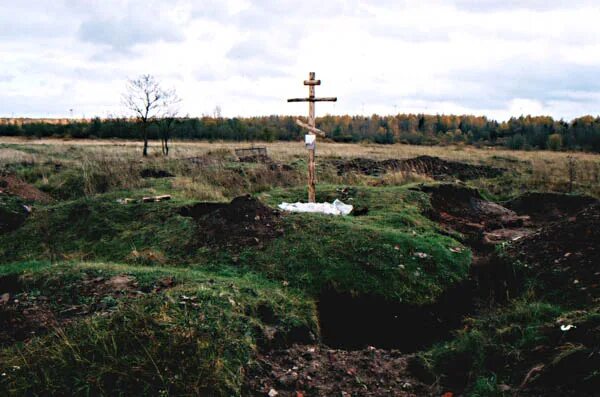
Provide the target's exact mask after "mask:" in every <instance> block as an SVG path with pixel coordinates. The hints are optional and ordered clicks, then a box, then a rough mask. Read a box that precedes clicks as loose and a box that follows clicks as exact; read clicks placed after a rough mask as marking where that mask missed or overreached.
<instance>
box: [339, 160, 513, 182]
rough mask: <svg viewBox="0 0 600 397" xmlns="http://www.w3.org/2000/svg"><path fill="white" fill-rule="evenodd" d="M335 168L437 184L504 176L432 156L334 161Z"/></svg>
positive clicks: (493, 170)
mask: <svg viewBox="0 0 600 397" xmlns="http://www.w3.org/2000/svg"><path fill="white" fill-rule="evenodd" d="M333 164H334V165H335V167H336V168H337V172H338V174H339V175H344V174H347V173H350V172H355V173H360V174H363V175H370V176H379V175H382V174H384V173H386V172H389V171H396V172H412V173H416V174H421V175H426V176H428V177H430V178H433V179H435V180H454V179H459V180H463V181H465V180H469V179H477V178H495V177H497V176H500V175H502V174H503V173H504V172H505V170H503V169H500V168H494V167H490V166H487V165H475V164H467V163H461V162H456V161H448V160H442V159H440V158H438V157H432V156H418V157H415V158H412V159H407V160H399V159H387V160H381V161H378V160H372V159H367V158H360V157H359V158H354V159H351V160H335V161H334V162H333Z"/></svg>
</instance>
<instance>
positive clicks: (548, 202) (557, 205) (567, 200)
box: [504, 192, 598, 222]
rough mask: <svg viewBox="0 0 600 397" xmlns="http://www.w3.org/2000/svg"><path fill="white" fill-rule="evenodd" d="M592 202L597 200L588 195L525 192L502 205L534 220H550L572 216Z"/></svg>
mask: <svg viewBox="0 0 600 397" xmlns="http://www.w3.org/2000/svg"><path fill="white" fill-rule="evenodd" d="M594 203H598V200H597V199H595V198H593V197H590V196H580V195H571V194H564V193H537V192H527V193H525V194H523V195H521V196H519V197H517V198H515V199H512V200H510V201H508V202H506V203H505V204H504V205H505V206H506V207H507V208H510V209H511V210H513V211H515V212H516V213H517V214H521V215H529V216H530V217H531V219H532V220H533V221H535V222H552V221H557V220H560V219H563V218H565V217H569V216H573V215H575V214H577V213H578V212H579V211H581V210H583V209H584V208H586V207H589V206H590V205H592V204H594Z"/></svg>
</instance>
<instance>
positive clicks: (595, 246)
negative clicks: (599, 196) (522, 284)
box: [506, 204, 600, 302]
mask: <svg viewBox="0 0 600 397" xmlns="http://www.w3.org/2000/svg"><path fill="white" fill-rule="evenodd" d="M506 255H507V256H508V257H509V258H510V259H511V260H515V259H516V260H519V261H521V262H523V263H525V264H527V273H530V275H529V276H530V277H533V278H535V279H536V281H537V282H539V283H541V285H540V286H541V287H542V290H543V291H544V292H545V293H547V294H548V296H549V297H555V299H556V300H557V301H559V302H573V301H577V302H581V301H583V302H593V301H595V300H597V299H598V298H599V297H600V294H599V293H600V204H593V205H591V206H590V207H588V208H586V209H585V210H583V211H581V212H579V213H578V214H577V215H576V216H573V217H569V218H566V219H563V220H561V221H558V222H555V223H552V224H550V225H548V226H546V227H544V228H542V229H540V230H539V231H538V232H536V233H533V234H531V235H529V236H527V237H524V238H522V239H520V240H519V241H516V242H514V243H513V244H511V245H510V246H509V247H507V249H506Z"/></svg>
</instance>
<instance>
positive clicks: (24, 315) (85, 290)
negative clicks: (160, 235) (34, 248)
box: [0, 275, 174, 346]
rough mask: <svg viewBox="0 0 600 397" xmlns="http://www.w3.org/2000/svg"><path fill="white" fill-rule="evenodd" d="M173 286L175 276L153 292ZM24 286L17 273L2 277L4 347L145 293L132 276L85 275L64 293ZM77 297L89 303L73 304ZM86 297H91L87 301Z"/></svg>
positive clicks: (0, 337)
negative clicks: (48, 292) (119, 300)
mask: <svg viewBox="0 0 600 397" xmlns="http://www.w3.org/2000/svg"><path fill="white" fill-rule="evenodd" d="M173 285H174V282H173V279H172V278H165V279H163V280H160V281H158V282H157V283H156V285H155V286H154V287H153V289H152V291H149V292H158V291H160V290H162V289H165V288H170V287H172V286H173ZM23 289H24V288H23V286H22V281H21V280H19V278H18V277H17V276H14V275H9V276H4V277H0V346H7V345H11V344H13V343H15V342H21V341H27V340H29V339H31V338H33V337H34V336H38V335H41V334H44V333H47V332H48V331H50V330H52V329H55V328H56V327H61V326H64V325H66V324H68V323H70V322H72V321H74V320H76V319H78V318H83V317H85V316H89V315H91V314H97V315H107V314H109V313H110V312H111V311H112V308H113V306H114V304H115V303H116V300H118V299H123V298H135V297H138V296H141V295H143V294H144V292H142V291H140V290H139V288H138V284H137V282H136V280H135V279H134V278H133V277H131V276H128V275H116V276H113V277H108V278H105V277H94V278H90V277H84V278H83V279H81V280H78V281H77V282H75V285H74V286H69V291H70V294H68V295H61V293H62V292H64V291H56V292H55V295H49V296H46V295H42V294H39V293H37V292H35V291H30V292H26V291H23ZM73 297H75V298H76V301H77V302H82V301H85V302H86V303H73V299H72V298H73ZM82 297H86V298H88V299H85V300H83V299H81V298H82Z"/></svg>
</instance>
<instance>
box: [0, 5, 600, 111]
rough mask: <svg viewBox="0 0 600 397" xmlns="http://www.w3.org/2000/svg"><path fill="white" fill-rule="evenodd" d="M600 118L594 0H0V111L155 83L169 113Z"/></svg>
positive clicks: (94, 97) (87, 105)
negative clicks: (169, 99) (173, 107)
mask: <svg viewBox="0 0 600 397" xmlns="http://www.w3.org/2000/svg"><path fill="white" fill-rule="evenodd" d="M309 71H315V72H316V73H317V78H320V79H321V80H322V85H321V86H320V87H317V95H323V96H337V97H338V102H337V103H335V104H333V103H319V104H317V115H323V114H326V113H333V114H372V113H379V114H391V113H408V112H425V113H433V114H435V113H461V114H462V113H469V114H477V115H487V116H490V117H493V118H496V119H500V120H504V119H507V118H508V117H510V116H519V115H521V114H534V115H539V114H547V115H551V116H554V117H556V118H565V119H572V118H573V117H576V116H580V115H584V114H593V115H598V114H599V113H600V73H599V72H600V2H599V1H578V0H570V1H555V0H539V1H538V0H530V1H527V0H523V1H516V0H447V1H443V0H439V1H435V0H414V1H408V0H407V1H402V0H372V1H366V0H365V1H359V0H345V1H343V0H318V1H317V0H302V1H286V0H260V1H259V0H214V1H213V0H206V1H203V0H196V1H192V0H187V1H185V0H182V1H174V0H172V1H166V0H165V1H153V0H141V1H138V0H134V1H111V0H98V1H93V0H88V1H84V0H79V1H77V0H52V1H47V0H39V1H31V0H0V116H13V115H14V116H36V117H62V116H69V115H70V114H71V110H70V109H72V112H73V116H75V117H81V116H83V115H85V117H91V116H96V115H97V116H101V117H105V116H107V115H123V114H125V109H124V108H123V107H122V105H121V100H120V97H121V94H122V93H123V90H124V87H125V83H126V80H127V79H128V78H132V77H136V76H138V75H140V74H143V73H149V74H153V75H155V76H156V77H157V78H158V79H159V80H160V81H161V82H162V83H163V84H164V85H165V86H166V87H172V88H175V89H176V90H177V92H178V93H179V96H180V97H181V98H182V100H183V102H182V113H183V114H189V115H193V116H196V115H198V116H199V115H202V114H212V113H213V110H214V109H215V107H216V106H219V107H220V108H221V109H222V114H223V116H251V115H269V114H305V113H306V104H302V103H293V104H288V103H287V102H286V101H285V100H286V98H290V97H300V96H305V95H306V93H307V89H306V87H305V86H303V85H302V81H303V80H304V79H305V78H306V77H307V74H308V72H309Z"/></svg>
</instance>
